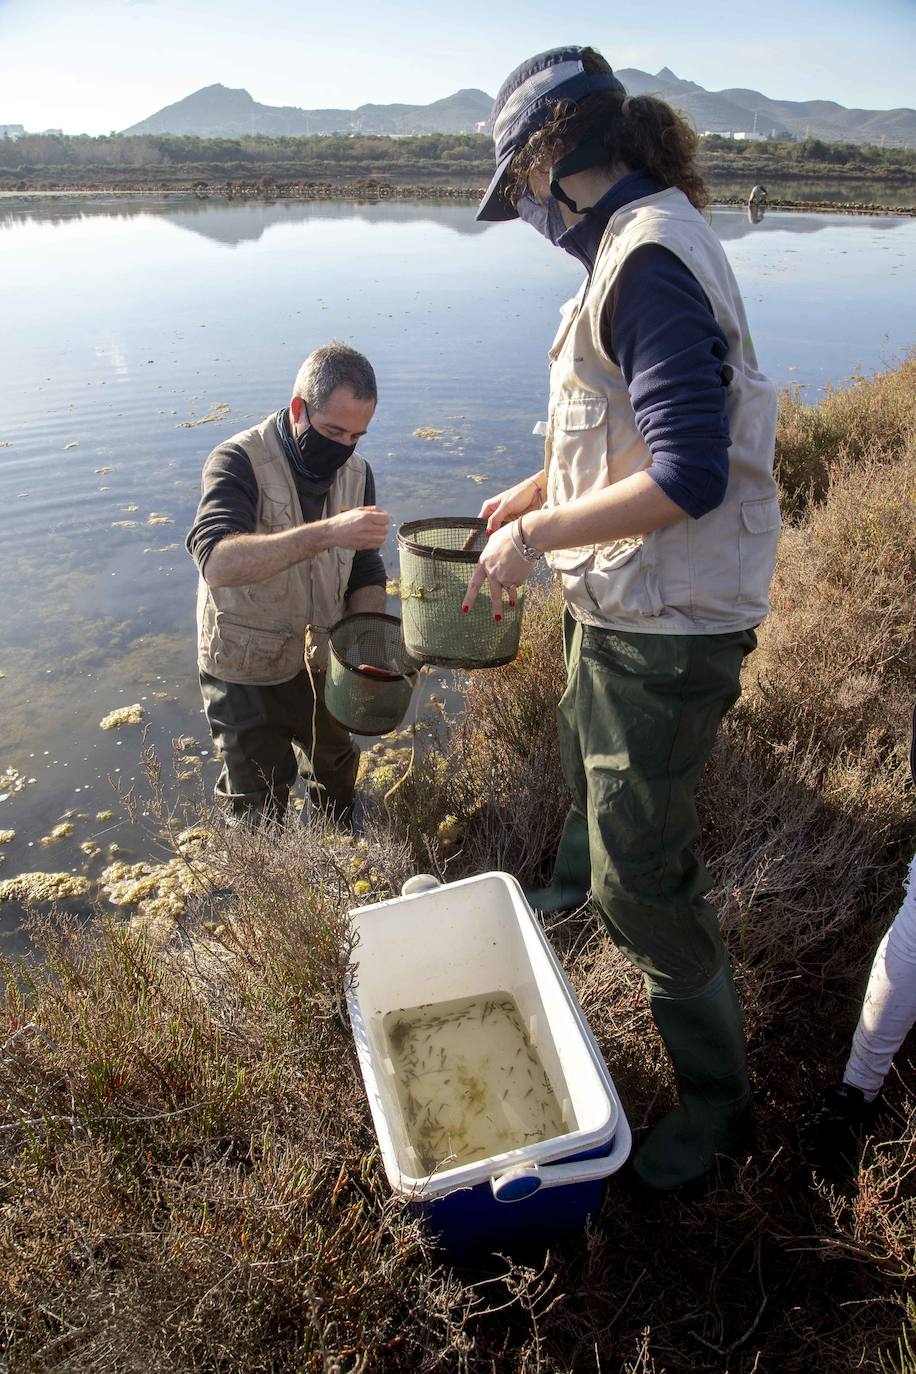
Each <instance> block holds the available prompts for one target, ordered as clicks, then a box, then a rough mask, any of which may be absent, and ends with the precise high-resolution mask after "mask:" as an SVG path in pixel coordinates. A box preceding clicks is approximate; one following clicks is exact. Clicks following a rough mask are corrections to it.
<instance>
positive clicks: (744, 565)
mask: <svg viewBox="0 0 916 1374" xmlns="http://www.w3.org/2000/svg"><path fill="white" fill-rule="evenodd" d="M781 524H782V516H781V515H780V513H779V497H778V496H764V497H762V498H759V499H758V500H756V501H742V502H741V525H740V528H739V531H738V595H737V598H736V600H737V601H739V602H765V601H766V599H767V590H768V588H769V585H770V578H771V577H772V576H773V568H774V566H775V563H776V546H777V544H778V542H779V529H780V526H781Z"/></svg>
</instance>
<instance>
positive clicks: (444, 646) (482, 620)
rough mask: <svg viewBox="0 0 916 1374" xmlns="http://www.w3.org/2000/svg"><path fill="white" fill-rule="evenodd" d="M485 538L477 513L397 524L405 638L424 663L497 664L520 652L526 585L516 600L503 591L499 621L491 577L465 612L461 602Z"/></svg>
mask: <svg viewBox="0 0 916 1374" xmlns="http://www.w3.org/2000/svg"><path fill="white" fill-rule="evenodd" d="M486 542H487V524H486V521H485V520H479V519H477V518H476V517H475V516H456V517H454V518H442V519H434V520H411V521H409V522H408V523H407V524H406V525H402V526H401V528H400V529H399V530H398V552H399V554H400V563H401V615H402V617H403V626H404V643H405V645H406V647H407V650H408V652H409V653H410V654H412V655H413V657H414V658H415V659H417V660H418V661H419V662H420V663H434V664H437V665H439V666H440V667H445V668H496V667H499V666H500V665H501V664H503V663H511V662H512V660H513V659H514V658H515V655H516V654H517V652H518V641H519V634H520V632H521V627H522V610H523V607H524V596H525V588H524V585H522V586H521V587H519V589H518V596H517V600H516V604H515V606H514V607H511V606H510V605H509V602H508V601H507V600H506V599H505V598H503V608H502V621H501V622H497V621H495V620H494V619H493V607H492V605H491V603H490V594H489V590H488V587H487V583H486V582H485V583H484V584H483V586H482V587H481V589H480V594H479V596H478V597H477V600H476V602H475V603H474V605H473V606H472V607H471V609H470V611H469V612H468V613H467V615H465V613H464V612H463V611H462V609H461V606H462V602H463V601H464V594H465V591H466V590H467V585H468V582H469V581H470V579H471V574H472V573H473V571H474V567H475V564H476V563H477V560H478V559H479V557H480V554H481V552H482V550H483V548H484V545H485V544H486Z"/></svg>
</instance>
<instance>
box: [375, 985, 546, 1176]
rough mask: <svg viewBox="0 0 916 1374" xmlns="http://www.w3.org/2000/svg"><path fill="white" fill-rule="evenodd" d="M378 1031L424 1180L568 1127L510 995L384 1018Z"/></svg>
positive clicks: (496, 994) (436, 1005)
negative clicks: (384, 1043)
mask: <svg viewBox="0 0 916 1374" xmlns="http://www.w3.org/2000/svg"><path fill="white" fill-rule="evenodd" d="M383 1029H384V1033H385V1037H386V1040H387V1043H388V1050H389V1054H390V1058H391V1064H392V1067H393V1070H394V1075H395V1080H396V1085H397V1093H398V1100H399V1102H400V1106H401V1110H402V1112H403V1114H404V1122H405V1125H406V1128H407V1135H408V1138H409V1140H410V1144H411V1146H412V1148H413V1150H414V1152H415V1154H416V1156H417V1161H418V1166H419V1169H420V1170H421V1171H422V1172H423V1173H427V1174H430V1173H434V1172H435V1171H436V1170H437V1169H441V1168H443V1167H445V1168H450V1169H451V1168H457V1167H459V1166H460V1165H462V1164H470V1163H471V1162H472V1161H474V1160H478V1159H488V1158H490V1157H491V1156H492V1155H498V1154H503V1153H505V1151H507V1150H517V1149H520V1148H521V1147H522V1146H524V1145H532V1144H535V1143H537V1142H539V1141H542V1140H549V1139H551V1138H552V1137H553V1136H557V1135H562V1134H563V1133H564V1132H565V1131H567V1130H568V1129H572V1128H571V1127H570V1126H567V1125H565V1124H564V1118H563V1113H562V1110H561V1107H560V1103H559V1102H558V1101H557V1097H556V1094H555V1093H554V1090H553V1088H552V1087H551V1084H550V1080H549V1079H548V1077H547V1073H546V1071H545V1069H544V1065H543V1064H542V1063H541V1060H540V1058H539V1057H538V1054H537V1052H536V1050H535V1048H534V1046H533V1044H532V1042H531V1041H530V1040H529V1038H528V1036H527V1035H526V1033H525V1028H524V1025H523V1023H522V1019H521V1016H520V1014H519V1010H518V1007H517V1006H516V1004H515V1001H514V1000H513V998H512V997H511V996H510V994H509V993H507V992H494V993H490V994H488V995H486V996H483V997H466V998H461V999H460V1000H458V1001H453V1002H439V1003H434V1004H432V1005H427V1006H423V1007H411V1008H409V1009H407V1010H402V1011H392V1012H389V1013H388V1015H387V1016H386V1017H385V1018H384V1021H383Z"/></svg>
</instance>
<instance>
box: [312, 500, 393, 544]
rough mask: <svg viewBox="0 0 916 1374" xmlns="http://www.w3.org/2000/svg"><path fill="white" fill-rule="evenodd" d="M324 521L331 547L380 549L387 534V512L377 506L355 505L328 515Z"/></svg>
mask: <svg viewBox="0 0 916 1374" xmlns="http://www.w3.org/2000/svg"><path fill="white" fill-rule="evenodd" d="M324 523H325V524H326V525H327V526H328V529H329V533H330V547H331V548H338V549H380V548H381V547H382V545H383V544H384V542H385V537H386V535H387V534H388V514H387V512H386V511H383V510H380V509H379V507H378V506H357V507H356V508H355V509H354V510H347V511H343V512H342V513H341V514H340V515H332V516H330V517H329V518H328V519H327V520H326V521H325V522H324Z"/></svg>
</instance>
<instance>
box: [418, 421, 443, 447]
mask: <svg viewBox="0 0 916 1374" xmlns="http://www.w3.org/2000/svg"><path fill="white" fill-rule="evenodd" d="M444 433H445V430H444V429H433V427H432V426H431V425H421V426H420V428H419V429H415V430H414V432H413V437H414V438H415V439H428V440H429V442H430V443H431V444H434V443H436V441H437V440H439V439H441V438H442V436H443V434H444Z"/></svg>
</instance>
